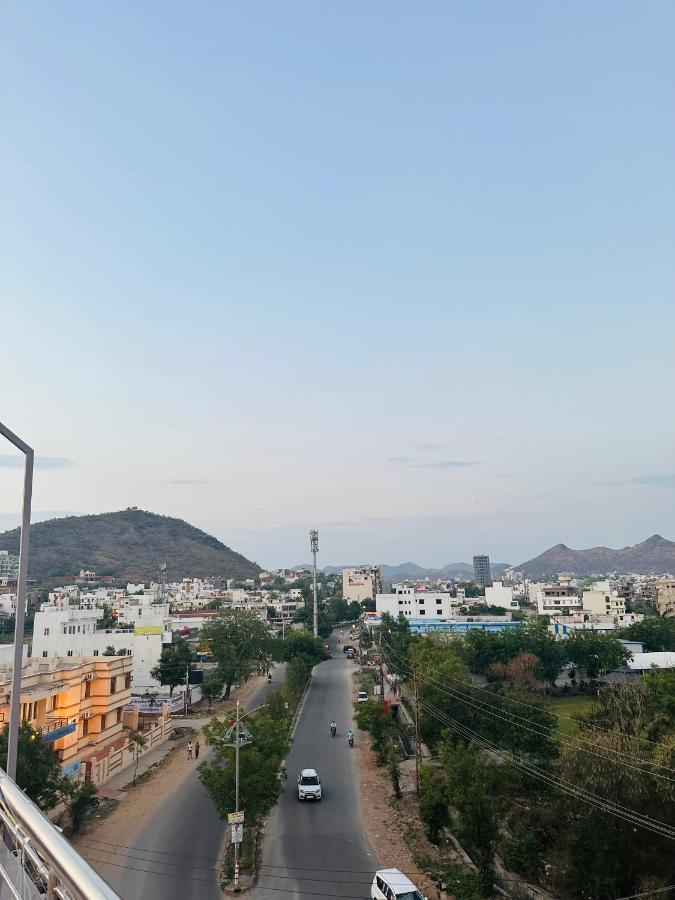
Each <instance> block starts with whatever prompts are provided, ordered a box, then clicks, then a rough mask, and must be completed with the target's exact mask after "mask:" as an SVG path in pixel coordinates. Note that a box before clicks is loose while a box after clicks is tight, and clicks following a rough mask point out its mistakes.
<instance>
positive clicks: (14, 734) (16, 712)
mask: <svg viewBox="0 0 675 900" xmlns="http://www.w3.org/2000/svg"><path fill="white" fill-rule="evenodd" d="M0 434H2V435H3V437H6V438H7V440H8V441H9V442H10V443H12V444H14V446H15V447H16V448H17V449H18V450H20V451H21V452H22V453H23V454H24V456H25V457H26V462H25V468H24V476H23V509H22V511H21V538H20V543H19V578H18V580H17V585H16V616H15V619H14V669H13V671H12V693H11V695H10V703H9V739H8V742H7V774H8V775H9V777H10V778H11V779H12V780H14V781H16V759H17V755H18V750H19V719H20V712H21V667H22V664H23V630H24V623H25V618H26V582H27V580H28V538H29V532H30V504H31V498H32V495H33V462H34V452H33V448H32V447H29V446H28V444H26V443H25V442H24V441H22V440H21V438H20V437H17V435H16V434H14V432H13V431H10V430H9V428H6V427H5V426H4V425H3V424H2V422H0Z"/></svg>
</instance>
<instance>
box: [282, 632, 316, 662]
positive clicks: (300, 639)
mask: <svg viewBox="0 0 675 900" xmlns="http://www.w3.org/2000/svg"><path fill="white" fill-rule="evenodd" d="M275 649H277V648H275ZM278 649H280V651H281V657H282V659H284V660H285V661H286V662H290V661H291V660H292V659H295V657H296V656H303V657H305V659H307V661H308V662H310V663H311V664H312V665H313V666H314V665H316V664H317V663H320V662H321V661H322V660H324V659H325V658H326V653H325V650H324V646H323V641H322V640H321V638H315V637H314V635H313V634H311V633H310V632H309V631H291V632H289V633H288V635H287V636H286V639H285V640H284V641H282V642H281V647H280V648H278Z"/></svg>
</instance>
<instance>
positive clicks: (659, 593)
mask: <svg viewBox="0 0 675 900" xmlns="http://www.w3.org/2000/svg"><path fill="white" fill-rule="evenodd" d="M656 608H657V609H658V611H659V615H661V616H675V581H673V580H672V579H669V578H668V579H664V580H663V581H657V582H656Z"/></svg>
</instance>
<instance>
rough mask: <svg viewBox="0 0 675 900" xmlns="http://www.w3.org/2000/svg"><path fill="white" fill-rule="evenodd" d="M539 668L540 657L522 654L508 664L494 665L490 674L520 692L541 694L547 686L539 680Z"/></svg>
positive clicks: (532, 654)
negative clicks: (537, 673) (537, 672)
mask: <svg viewBox="0 0 675 900" xmlns="http://www.w3.org/2000/svg"><path fill="white" fill-rule="evenodd" d="M538 668H539V657H538V656H535V655H534V653H521V654H520V655H519V656H516V657H514V658H513V659H512V660H511V661H510V662H508V663H506V664H504V663H492V665H491V666H490V668H489V670H488V674H489V675H492V676H494V677H496V678H500V679H502V680H504V681H507V682H509V683H510V684H511V685H513V687H515V688H518V689H520V690H523V691H534V692H535V693H541V692H542V691H543V690H544V688H545V687H546V685H545V684H544V683H543V682H542V681H540V680H539V679H538V678H537V675H536V671H537V669H538Z"/></svg>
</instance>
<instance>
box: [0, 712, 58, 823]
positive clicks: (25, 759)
mask: <svg viewBox="0 0 675 900" xmlns="http://www.w3.org/2000/svg"><path fill="white" fill-rule="evenodd" d="M8 737H9V725H6V726H5V728H4V729H3V731H2V732H1V733H0V765H1V766H2V768H3V769H5V771H6V770H7V741H8ZM16 783H17V784H18V785H19V787H20V788H22V789H23V790H24V791H25V792H26V793H27V794H28V796H29V797H30V799H31V800H33V801H34V802H35V803H36V804H37V805H38V806H39V807H40V809H43V810H48V809H52V808H53V807H54V806H56V804H57V803H58V801H59V794H60V790H61V786H62V778H61V767H60V766H59V761H58V757H57V755H56V753H55V752H54V750H53V749H52V746H51V744H48V743H47V742H46V741H44V740H43V738H42V736H41V735H40V734H39V732H37V731H35V729H34V728H32V727H31V725H30V724H29V723H28V722H22V723H21V725H20V726H19V746H18V753H17V769H16Z"/></svg>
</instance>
